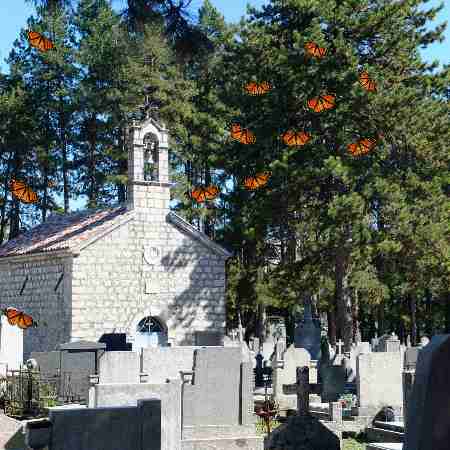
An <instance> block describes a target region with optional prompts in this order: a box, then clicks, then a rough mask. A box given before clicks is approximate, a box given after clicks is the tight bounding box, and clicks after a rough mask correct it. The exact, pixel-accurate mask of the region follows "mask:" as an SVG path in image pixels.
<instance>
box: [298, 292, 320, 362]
mask: <svg viewBox="0 0 450 450" xmlns="http://www.w3.org/2000/svg"><path fill="white" fill-rule="evenodd" d="M320 337H321V333H320V324H318V323H317V321H315V320H314V319H313V317H312V314H311V301H310V299H309V298H307V299H306V300H305V311H304V315H303V320H302V321H301V322H300V323H298V324H297V326H296V327H295V337H294V345H295V347H296V348H304V349H305V350H307V351H308V352H309V354H310V355H311V359H312V360H316V361H317V360H319V359H320V356H321V349H320Z"/></svg>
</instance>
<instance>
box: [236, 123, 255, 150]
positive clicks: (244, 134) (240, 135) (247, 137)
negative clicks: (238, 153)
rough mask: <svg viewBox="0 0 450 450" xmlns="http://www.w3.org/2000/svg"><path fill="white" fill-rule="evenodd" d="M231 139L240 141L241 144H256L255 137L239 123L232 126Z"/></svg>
mask: <svg viewBox="0 0 450 450" xmlns="http://www.w3.org/2000/svg"><path fill="white" fill-rule="evenodd" d="M230 133H231V137H232V138H233V139H234V140H236V141H239V142H240V143H241V144H245V145H248V144H254V143H255V142H256V137H255V135H254V134H253V133H252V132H251V131H250V130H248V129H247V128H242V126H241V125H239V124H238V123H233V124H231V131H230Z"/></svg>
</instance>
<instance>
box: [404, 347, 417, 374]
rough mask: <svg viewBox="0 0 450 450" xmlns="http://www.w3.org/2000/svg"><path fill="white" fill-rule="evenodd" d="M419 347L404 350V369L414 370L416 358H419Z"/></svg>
mask: <svg viewBox="0 0 450 450" xmlns="http://www.w3.org/2000/svg"><path fill="white" fill-rule="evenodd" d="M420 349H421V347H409V348H406V350H405V354H404V369H405V370H416V364H417V358H418V357H419V352H420Z"/></svg>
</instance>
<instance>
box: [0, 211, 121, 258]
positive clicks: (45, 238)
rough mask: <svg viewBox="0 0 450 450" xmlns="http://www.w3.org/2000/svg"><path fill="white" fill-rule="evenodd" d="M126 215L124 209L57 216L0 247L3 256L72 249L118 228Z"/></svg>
mask: <svg viewBox="0 0 450 450" xmlns="http://www.w3.org/2000/svg"><path fill="white" fill-rule="evenodd" d="M125 213H127V209H126V208H125V207H123V206H121V207H118V208H113V209H102V210H98V209H97V210H92V209H91V210H85V211H83V212H77V213H73V214H53V215H51V216H50V217H49V218H48V219H47V221H46V222H44V223H43V224H41V225H38V226H36V227H34V228H32V229H31V230H29V231H27V232H25V233H23V234H21V235H19V236H17V237H16V238H15V239H12V240H10V241H8V242H6V243H5V244H4V245H2V246H0V257H5V256H19V255H27V254H30V253H41V252H50V251H55V250H63V249H67V250H72V249H74V248H76V247H78V246H79V245H80V244H82V243H84V242H86V241H87V240H89V239H91V238H94V237H95V236H97V235H99V234H101V233H102V232H104V231H106V230H107V229H109V228H110V227H112V226H113V225H115V223H116V222H117V220H119V217H121V216H123V215H124V214H125Z"/></svg>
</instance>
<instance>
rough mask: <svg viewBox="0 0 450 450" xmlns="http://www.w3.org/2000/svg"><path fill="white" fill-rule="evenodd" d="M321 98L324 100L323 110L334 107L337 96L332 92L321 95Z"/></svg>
mask: <svg viewBox="0 0 450 450" xmlns="http://www.w3.org/2000/svg"><path fill="white" fill-rule="evenodd" d="M320 99H321V102H322V108H323V110H326V109H332V108H334V106H335V100H336V97H335V96H334V95H331V94H327V95H321V96H320Z"/></svg>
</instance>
